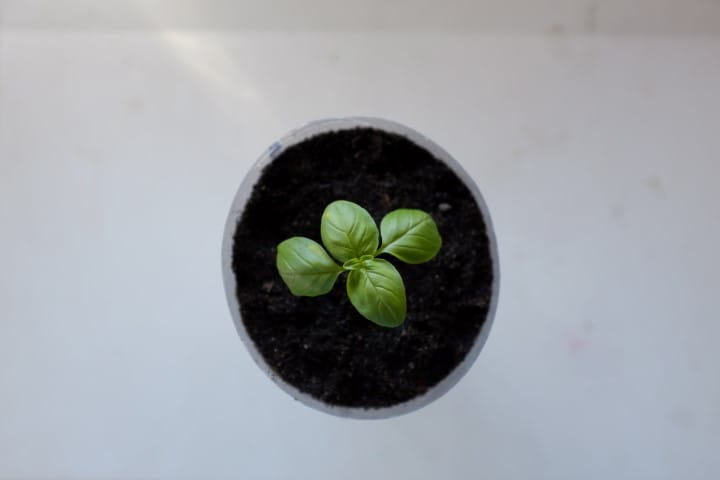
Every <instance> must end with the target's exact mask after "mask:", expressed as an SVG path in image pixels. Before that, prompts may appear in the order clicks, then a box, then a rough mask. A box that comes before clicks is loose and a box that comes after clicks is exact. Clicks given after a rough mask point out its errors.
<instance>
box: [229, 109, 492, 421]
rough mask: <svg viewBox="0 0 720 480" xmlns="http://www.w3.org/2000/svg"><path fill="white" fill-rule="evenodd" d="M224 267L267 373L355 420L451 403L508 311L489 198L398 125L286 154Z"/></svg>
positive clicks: (266, 172) (267, 166) (373, 126)
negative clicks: (500, 308) (499, 313)
mask: <svg viewBox="0 0 720 480" xmlns="http://www.w3.org/2000/svg"><path fill="white" fill-rule="evenodd" d="M377 225H379V226H380V228H379V229H378V228H377ZM418 225H420V226H418ZM333 232H334V233H333ZM358 232H359V233H358ZM343 239H344V240H343ZM403 239H404V240H403ZM403 242H404V243H403ZM418 242H419V243H418ZM389 244H390V245H389ZM398 246H399V247H400V248H398ZM222 258H223V275H224V280H225V290H226V294H227V299H228V304H229V306H230V311H231V313H232V316H233V319H234V321H235V325H236V328H237V331H238V333H239V335H240V337H241V338H242V340H243V342H244V343H245V345H246V346H247V348H248V350H249V351H250V353H251V356H252V357H253V359H254V360H255V361H256V363H257V364H258V365H259V366H260V368H261V369H262V370H263V371H265V372H266V373H267V374H268V375H269V376H270V377H271V378H272V379H273V380H274V381H275V382H276V383H277V384H278V385H279V386H280V387H281V388H282V389H283V390H285V391H286V392H288V393H289V394H290V395H292V396H293V397H294V398H296V399H297V400H300V401H302V402H303V403H305V404H307V405H309V406H312V407H314V408H317V409H319V410H322V411H324V412H327V413H331V414H334V415H339V416H344V417H353V418H386V417H391V416H395V415H400V414H403V413H407V412H410V411H413V410H416V409H418V408H420V407H422V406H424V405H427V404H428V403H430V402H432V401H433V400H435V399H436V398H438V397H440V396H441V395H442V394H444V393H445V392H447V391H448V390H449V389H450V388H451V387H452V386H453V385H454V384H455V383H456V382H457V381H458V380H459V379H460V377H462V376H463V375H464V374H465V373H466V372H467V370H468V369H469V368H470V366H471V365H472V363H473V361H474V360H475V358H476V357H477V355H478V354H479V352H480V350H481V349H482V346H483V344H484V343H485V340H486V338H487V336H488V333H489V330H490V326H491V324H492V319H493V316H494V312H495V308H496V306H497V301H498V286H499V270H498V256H497V246H496V242H495V237H494V232H493V229H492V224H491V220H490V216H489V213H488V210H487V207H486V205H485V203H484V201H483V199H482V196H481V195H480V192H479V190H478V189H477V187H476V186H475V184H474V183H473V181H472V180H471V179H470V177H469V176H468V175H467V174H466V173H465V172H464V171H463V170H462V168H461V167H460V165H459V164H458V163H457V162H456V161H455V160H454V159H453V158H452V157H450V155H449V154H447V153H446V152H445V151H444V150H443V149H441V148H440V147H439V146H437V145H436V144H435V143H433V142H431V141H430V140H428V139H427V138H425V137H423V136H422V135H420V134H419V133H417V132H415V131H413V130H411V129H409V128H407V127H404V126H402V125H399V124H397V123H394V122H390V121H387V120H382V119H375V118H348V119H338V120H324V121H320V122H315V123H311V124H309V125H306V126H304V127H302V128H300V129H298V130H295V131H293V132H291V133H290V134H288V135H286V136H285V137H283V138H282V139H281V140H279V141H278V142H275V143H274V144H273V145H272V146H271V147H270V148H269V149H268V150H267V151H266V152H265V153H264V154H263V155H262V157H261V158H260V159H259V160H258V162H257V163H256V164H255V166H254V167H253V168H252V169H251V171H250V172H249V173H248V175H247V176H246V178H245V180H244V181H243V182H242V184H241V185H240V188H239V189H238V192H237V194H236V196H235V200H234V201H233V204H232V207H231V210H230V213H229V215H228V219H227V223H226V227H225V235H224V240H223V251H222ZM313 262H316V264H314V263H313ZM303 265H304V266H303ZM308 265H310V266H311V267H312V266H313V265H315V267H317V266H318V265H320V267H318V268H315V270H313V268H314V267H313V268H310V267H308ZM308 268H309V270H308ZM303 269H305V270H303ZM308 271H309V272H310V273H312V274H317V273H318V272H320V274H321V275H315V276H312V277H308V278H310V279H309V280H308V278H305V277H304V275H305V274H306V273H307V272H308ZM343 272H348V274H347V275H344V274H342V273H343ZM393 272H394V273H393ZM323 273H324V274H325V275H323ZM396 274H397V275H396ZM373 275H375V276H373ZM377 275H380V276H379V277H378V276H377ZM378 278H380V281H381V284H380V285H379V286H378V285H375V284H376V283H377V280H378ZM388 278H389V279H390V280H387V279H388ZM303 279H304V280H303ZM383 279H385V280H387V281H388V282H390V283H388V284H382V281H383ZM398 282H399V283H398ZM371 286H372V288H371ZM400 293H402V295H400ZM383 295H385V298H379V297H382V296H383Z"/></svg>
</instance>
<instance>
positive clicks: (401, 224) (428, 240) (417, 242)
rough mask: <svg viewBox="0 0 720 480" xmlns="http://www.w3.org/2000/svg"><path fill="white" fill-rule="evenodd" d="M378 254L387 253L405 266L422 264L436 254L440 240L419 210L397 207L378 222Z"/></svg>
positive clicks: (428, 218) (425, 216)
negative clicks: (379, 244)
mask: <svg viewBox="0 0 720 480" xmlns="http://www.w3.org/2000/svg"><path fill="white" fill-rule="evenodd" d="M380 234H381V235H382V241H383V243H382V246H381V247H380V251H379V252H378V255H379V254H380V253H389V254H390V255H393V256H394V257H397V258H399V259H400V260H402V261H403V262H406V263H412V264H416V263H424V262H427V261H428V260H431V259H432V258H433V257H434V256H435V255H437V253H438V251H439V250H440V247H441V246H442V238H440V232H438V228H437V225H436V224H435V221H434V220H433V219H432V217H431V216H430V215H428V214H427V213H425V212H423V211H422V210H415V209H409V208H400V209H398V210H393V211H392V212H390V213H388V214H387V215H385V217H383V219H382V221H381V222H380Z"/></svg>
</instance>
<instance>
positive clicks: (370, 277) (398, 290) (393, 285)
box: [347, 258, 407, 327]
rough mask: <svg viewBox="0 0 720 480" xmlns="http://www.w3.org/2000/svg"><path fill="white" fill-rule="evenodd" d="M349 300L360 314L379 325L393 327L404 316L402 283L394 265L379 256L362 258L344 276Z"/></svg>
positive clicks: (401, 320) (400, 322)
mask: <svg viewBox="0 0 720 480" xmlns="http://www.w3.org/2000/svg"><path fill="white" fill-rule="evenodd" d="M347 293H348V297H350V302H351V303H352V304H353V306H354V307H355V308H356V309H357V311H358V312H360V314H361V315H362V316H363V317H365V318H367V319H368V320H370V321H372V322H375V323H377V324H378V325H380V326H383V327H397V326H398V325H400V324H402V323H403V321H404V320H405V313H406V311H407V305H406V300H405V285H403V281H402V277H400V273H398V271H397V270H396V269H395V267H394V266H393V265H392V264H391V263H390V262H388V261H387V260H383V259H382V258H375V259H371V260H366V261H365V262H364V265H363V267H362V268H359V269H357V270H352V271H351V272H350V274H349V275H348V278H347Z"/></svg>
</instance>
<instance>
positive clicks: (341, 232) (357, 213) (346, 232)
mask: <svg viewBox="0 0 720 480" xmlns="http://www.w3.org/2000/svg"><path fill="white" fill-rule="evenodd" d="M320 236H321V237H322V241H323V244H324V245H325V248H327V249H328V251H329V252H330V254H331V255H332V256H333V257H335V258H336V259H337V260H339V261H340V262H347V261H348V260H351V259H353V258H360V257H362V256H363V255H373V254H374V253H375V251H376V250H377V248H378V229H377V226H376V225H375V221H374V220H373V218H372V217H371V216H370V214H369V213H368V211H367V210H365V209H364V208H362V207H361V206H360V205H357V204H355V203H352V202H348V201H347V200H337V201H334V202H332V203H331V204H330V205H328V206H327V207H326V208H325V211H324V212H323V215H322V221H321V223H320Z"/></svg>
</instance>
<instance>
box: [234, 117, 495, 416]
mask: <svg viewBox="0 0 720 480" xmlns="http://www.w3.org/2000/svg"><path fill="white" fill-rule="evenodd" d="M357 127H371V128H377V129H380V130H385V131H387V132H390V133H396V134H399V135H402V136H404V137H406V138H408V139H409V140H410V141H412V142H414V143H416V144H418V145H419V146H421V147H423V148H425V149H426V150H428V151H429V152H430V153H432V154H433V155H434V156H435V157H436V158H438V159H440V160H441V161H443V162H444V163H445V164H446V165H447V166H448V167H450V169H451V170H452V171H453V172H454V173H455V174H456V175H457V176H458V177H459V178H460V180H461V181H462V182H463V183H464V184H465V186H467V188H468V189H469V190H470V192H471V193H472V195H473V197H474V199H475V202H476V203H477V205H478V208H479V209H480V212H481V213H482V216H483V220H484V221H485V227H486V235H487V237H488V245H489V249H490V256H491V261H492V270H493V281H492V287H491V292H492V294H491V298H490V305H489V306H488V312H487V316H486V318H485V322H484V323H483V326H482V327H481V329H480V332H479V334H478V336H477V337H476V338H475V342H474V344H473V346H472V348H471V349H470V351H469V352H468V353H467V355H466V356H465V358H464V359H463V360H462V362H460V363H459V364H458V365H457V366H456V367H455V368H454V369H453V370H452V372H450V374H448V375H447V376H446V377H445V378H444V379H442V380H441V381H440V382H438V383H437V384H436V385H435V386H434V387H432V388H431V389H429V390H428V391H427V392H425V393H424V394H422V395H420V396H418V397H415V398H413V399H411V400H408V401H407V402H403V403H400V404H397V405H393V406H390V407H383V408H362V407H343V406H338V405H332V404H328V403H325V402H322V401H320V400H317V399H316V398H314V397H312V396H310V395H308V394H306V393H304V392H302V391H300V390H299V389H297V388H296V387H294V386H293V385H291V384H289V383H287V382H285V381H284V380H283V379H282V378H281V377H280V376H278V375H277V374H276V373H275V372H274V371H273V370H272V368H270V366H269V365H268V364H267V363H266V362H265V359H264V358H263V357H262V355H261V354H260V352H259V351H258V350H257V347H256V346H255V342H253V340H252V339H251V338H250V336H249V335H248V332H247V330H246V329H245V324H244V323H243V321H242V317H241V315H240V304H239V302H238V299H237V295H236V288H237V285H236V282H235V273H234V272H233V268H232V263H233V262H232V260H233V246H234V242H233V238H234V236H235V230H236V228H237V223H238V221H239V220H240V217H241V216H242V214H243V212H244V210H245V206H246V204H247V201H248V199H249V198H250V195H251V194H252V190H253V187H254V186H255V184H256V183H257V181H258V180H259V178H260V175H261V174H262V171H263V169H264V168H265V166H267V165H268V164H269V163H270V162H271V161H272V160H273V159H274V158H275V157H277V156H278V155H279V154H280V153H281V152H282V151H283V150H284V149H285V148H288V147H290V146H292V145H295V144H297V143H300V142H302V141H304V140H306V139H307V138H310V137H312V136H314V135H317V134H320V133H324V132H328V131H337V130H348V129H352V128H357ZM222 272H223V280H224V285H225V295H226V297H227V302H228V306H229V308H230V313H231V315H232V317H233V321H234V323H235V329H236V330H237V333H238V335H239V336H240V339H241V340H242V342H243V343H244V344H245V346H246V348H247V349H248V351H249V352H250V356H251V357H252V359H253V361H254V362H255V363H256V364H257V366H258V367H259V368H260V369H261V370H262V371H263V372H264V373H265V374H266V375H267V376H269V377H270V378H271V379H272V380H273V381H274V382H275V383H276V384H277V385H278V386H279V387H280V388H281V389H282V390H283V391H285V392H286V393H288V394H289V395H290V396H292V397H293V398H294V399H295V400H297V401H300V402H302V403H304V404H305V405H307V406H309V407H312V408H314V409H316V410H319V411H322V412H325V413H328V414H331V415H335V416H339V417H344V418H356V419H383V418H390V417H395V416H399V415H404V414H406V413H410V412H413V411H415V410H418V409H420V408H422V407H424V406H426V405H428V404H430V403H432V402H433V401H435V400H437V399H438V398H440V397H441V396H443V395H444V394H445V393H447V392H448V391H449V390H451V389H452V387H453V386H455V384H456V383H457V382H458V381H459V380H460V379H461V378H462V377H463V376H464V375H465V374H466V373H467V372H468V371H469V370H470V367H471V366H472V364H473V363H474V362H475V360H476V358H477V357H478V355H479V354H480V351H481V350H482V348H483V346H484V345H485V342H486V340H487V337H488V335H489V334H490V329H491V327H492V323H493V319H494V317H495V311H496V309H497V304H498V298H499V293H500V265H499V258H498V246H497V239H496V238H495V230H494V228H493V224H492V219H491V217H490V211H489V209H488V207H487V204H486V203H485V199H484V198H483V196H482V194H481V193H480V190H479V189H478V187H477V185H476V184H475V182H474V181H473V180H472V178H471V177H470V175H468V174H467V172H466V171H465V170H464V169H463V168H462V166H461V165H460V164H459V163H458V162H457V161H456V160H455V159H454V158H453V157H452V156H451V155H450V154H449V153H448V152H446V151H445V150H444V149H443V148H442V147H440V146H439V145H437V144H436V143H435V142H433V141H432V140H430V139H429V138H427V137H425V136H424V135H422V134H421V133H419V132H417V131H415V130H413V129H411V128H409V127H406V126H405V125H402V124H400V123H397V122H393V121H391V120H386V119H382V118H376V117H345V118H330V119H323V120H316V121H313V122H310V123H307V124H305V125H303V126H301V127H299V128H296V129H294V130H292V131H290V132H289V133H287V134H285V135H284V136H283V137H281V138H280V139H279V140H277V141H275V142H273V144H272V145H270V147H269V148H268V149H267V150H266V151H265V152H264V153H263V154H262V155H261V156H260V158H259V159H258V160H257V161H256V162H255V163H254V164H253V166H252V167H251V169H250V171H249V172H248V173H247V175H246V176H245V178H244V179H243V181H242V183H241V184H240V186H239V187H238V190H237V193H236V194H235V197H234V199H233V202H232V204H231V207H230V211H229V213H228V216H227V220H226V222H225V230H224V234H223V242H222Z"/></svg>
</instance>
